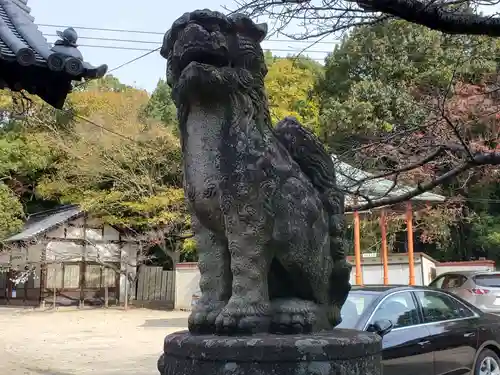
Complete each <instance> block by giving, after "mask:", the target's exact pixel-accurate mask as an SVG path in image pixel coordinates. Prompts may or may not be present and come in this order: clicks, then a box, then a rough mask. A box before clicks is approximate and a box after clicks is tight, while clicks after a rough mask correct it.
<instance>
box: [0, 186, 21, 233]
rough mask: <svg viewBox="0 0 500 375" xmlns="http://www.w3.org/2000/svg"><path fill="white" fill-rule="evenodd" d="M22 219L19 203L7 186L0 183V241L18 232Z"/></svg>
mask: <svg viewBox="0 0 500 375" xmlns="http://www.w3.org/2000/svg"><path fill="white" fill-rule="evenodd" d="M23 219H24V211H23V206H22V204H21V202H20V201H19V199H18V198H17V197H16V196H15V195H14V193H13V192H12V190H11V189H9V187H8V186H7V185H5V184H4V183H3V182H0V240H2V239H4V238H6V237H7V236H9V235H11V234H14V233H15V232H17V231H19V230H20V229H21V228H22V226H23Z"/></svg>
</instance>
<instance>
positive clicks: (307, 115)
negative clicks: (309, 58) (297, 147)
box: [265, 58, 319, 130]
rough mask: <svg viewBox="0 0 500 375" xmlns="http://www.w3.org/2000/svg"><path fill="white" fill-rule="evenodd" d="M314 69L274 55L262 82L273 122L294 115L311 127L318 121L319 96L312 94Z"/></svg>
mask: <svg viewBox="0 0 500 375" xmlns="http://www.w3.org/2000/svg"><path fill="white" fill-rule="evenodd" d="M316 78H317V71H315V70H314V69H313V68H312V65H311V66H307V65H306V64H304V63H301V62H300V61H297V60H294V59H292V58H283V59H276V60H275V61H274V62H273V63H272V64H271V65H270V66H269V72H268V74H267V76H266V80H265V84H266V90H267V93H268V97H269V104H270V112H271V116H272V121H273V122H278V121H280V120H282V119H283V118H284V117H286V116H294V117H296V118H297V119H298V120H299V121H300V122H302V123H304V124H305V125H307V126H309V127H310V128H312V129H313V130H314V129H316V128H317V125H318V122H319V100H318V98H317V97H316V95H314V85H315V83H316Z"/></svg>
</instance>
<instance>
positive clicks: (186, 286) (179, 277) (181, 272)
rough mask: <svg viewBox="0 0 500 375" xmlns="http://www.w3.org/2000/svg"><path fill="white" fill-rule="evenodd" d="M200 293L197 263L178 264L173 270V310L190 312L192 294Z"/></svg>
mask: <svg viewBox="0 0 500 375" xmlns="http://www.w3.org/2000/svg"><path fill="white" fill-rule="evenodd" d="M199 292H200V271H199V270H198V264H197V263H179V264H178V265H177V267H176V270H175V309H177V310H190V309H191V302H192V299H193V294H199Z"/></svg>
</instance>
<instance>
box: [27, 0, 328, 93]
mask: <svg viewBox="0 0 500 375" xmlns="http://www.w3.org/2000/svg"><path fill="white" fill-rule="evenodd" d="M221 1H222V3H221ZM47 4H50V5H47ZM28 6H29V7H30V8H31V14H32V15H33V16H34V17H35V23H36V24H38V25H40V26H39V28H40V30H41V31H42V33H44V35H46V38H47V40H48V41H49V42H51V43H52V42H54V41H55V40H56V39H57V37H56V36H53V35H55V34H56V31H57V30H61V31H62V30H64V27H57V28H56V27H50V26H43V25H61V26H72V27H74V28H75V30H76V31H77V33H78V36H79V40H78V44H80V45H83V46H80V47H79V49H80V50H81V52H82V53H83V56H84V59H85V60H86V61H88V62H89V63H91V64H93V65H101V64H107V65H108V67H109V69H110V70H111V69H114V68H116V67H118V66H120V65H121V64H123V63H125V62H127V61H130V60H132V59H134V58H136V57H138V56H141V55H143V54H145V53H146V51H133V50H132V51H131V50H118V49H105V48H95V47H87V46H84V45H86V44H87V45H89V44H90V45H93V46H114V47H128V48H142V49H154V48H156V47H158V46H160V45H161V41H162V39H163V36H162V34H163V33H165V32H166V31H167V30H168V29H169V28H170V26H171V25H172V22H173V21H175V20H176V19H177V18H178V17H179V16H181V15H182V14H183V13H185V12H190V11H193V10H195V9H203V8H209V9H213V10H221V11H224V9H223V8H222V6H227V7H229V8H233V7H234V2H233V0H140V1H131V0H125V1H123V0H85V1H82V2H78V1H77V2H73V1H67V0H28ZM79 27H90V28H106V29H121V30H140V31H147V32H157V33H160V34H158V35H154V34H144V33H124V32H110V31H95V30H83V29H79ZM85 37H94V38H95V37H97V38H106V39H121V40H123V39H127V40H131V41H135V42H122V41H119V42H118V41H108V40H104V41H103V40H92V39H85ZM275 40H276V38H274V39H272V41H265V42H264V43H263V47H264V48H265V49H270V50H272V51H273V52H274V54H275V55H278V56H287V55H290V54H296V53H298V52H300V51H301V50H303V49H304V48H305V47H308V46H310V42H309V43H307V42H296V41H291V40H286V39H284V38H279V41H275ZM136 41H147V42H153V43H149V44H146V43H138V42H136ZM155 42H156V43H157V44H155ZM333 48H334V44H333V43H332V42H325V43H321V44H318V45H316V46H314V47H311V48H309V49H308V50H307V53H306V55H308V56H310V57H311V58H313V59H315V60H317V61H318V62H321V61H322V60H323V59H324V57H325V56H326V53H327V52H329V51H332V50H333ZM314 51H316V52H314ZM318 51H319V52H318ZM165 68H166V60H165V59H163V58H162V57H161V56H160V54H159V52H155V53H152V54H150V55H148V56H146V57H144V58H141V59H140V60H138V61H136V62H134V63H131V64H128V65H127V66H124V67H122V68H120V69H117V70H116V71H115V72H112V74H113V75H115V76H116V77H118V78H119V79H120V81H122V82H123V83H126V84H129V85H134V86H135V87H138V88H142V89H146V90H148V91H149V92H152V91H153V90H154V88H155V87H156V84H157V82H158V80H159V79H160V78H164V77H165Z"/></svg>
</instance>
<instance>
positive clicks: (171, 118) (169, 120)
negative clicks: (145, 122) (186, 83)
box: [141, 79, 177, 126]
mask: <svg viewBox="0 0 500 375" xmlns="http://www.w3.org/2000/svg"><path fill="white" fill-rule="evenodd" d="M171 95H172V90H171V89H170V87H169V86H168V84H167V82H165V81H164V80H163V79H160V80H159V81H158V84H157V85H156V88H155V90H154V91H153V94H152V95H151V98H150V99H149V101H148V103H147V104H146V105H145V106H144V108H143V109H142V111H141V116H142V117H143V118H150V119H155V120H158V121H161V122H162V123H163V124H165V125H167V126H175V124H176V122H177V117H176V116H177V115H176V113H177V110H176V108H175V104H174V102H173V100H172V98H171Z"/></svg>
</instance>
